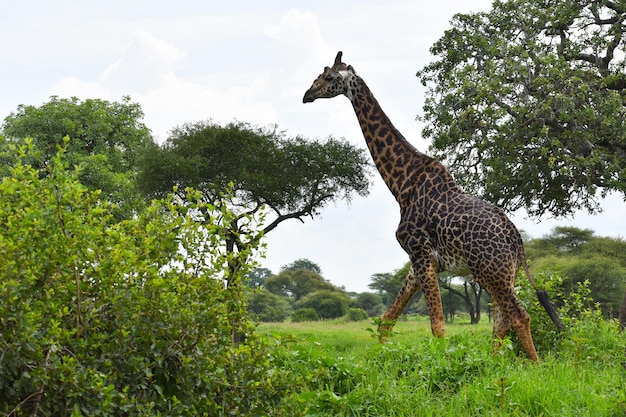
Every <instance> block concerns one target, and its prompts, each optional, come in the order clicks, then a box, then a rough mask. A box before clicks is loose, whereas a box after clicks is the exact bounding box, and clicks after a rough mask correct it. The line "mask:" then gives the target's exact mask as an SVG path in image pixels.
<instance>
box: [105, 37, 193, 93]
mask: <svg viewBox="0 0 626 417" xmlns="http://www.w3.org/2000/svg"><path fill="white" fill-rule="evenodd" d="M185 55H186V54H185V53H184V52H183V51H181V50H180V49H178V48H177V47H176V46H175V45H173V44H170V43H168V42H165V41H163V40H161V39H157V38H156V37H154V36H152V35H151V34H150V33H147V32H143V31H137V32H136V34H135V38H134V39H133V41H132V42H131V43H130V45H129V46H128V48H127V49H126V51H125V52H124V55H123V56H122V57H120V59H118V60H117V61H116V62H114V63H113V64H112V65H111V66H109V67H108V68H107V69H106V70H105V71H104V72H103V73H102V75H101V77H100V80H101V82H102V83H103V84H104V85H106V86H107V87H109V88H111V89H112V90H118V91H132V92H135V93H142V92H145V91H148V90H150V89H152V88H155V87H158V86H160V85H161V84H163V83H167V82H171V81H172V80H174V79H175V78H176V75H175V70H176V67H177V66H178V65H179V64H180V63H181V62H182V61H183V59H184V58H185Z"/></svg>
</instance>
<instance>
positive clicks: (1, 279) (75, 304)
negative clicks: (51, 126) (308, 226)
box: [0, 145, 295, 416]
mask: <svg viewBox="0 0 626 417" xmlns="http://www.w3.org/2000/svg"><path fill="white" fill-rule="evenodd" d="M14 151H15V152H14V154H15V155H21V156H20V158H18V159H16V160H15V161H14V163H13V164H12V165H11V166H10V167H9V168H8V171H7V175H6V176H4V177H3V178H2V179H1V180H0V224H1V225H2V226H0V257H1V258H2V259H3V262H2V263H1V264H0V410H2V411H3V412H6V413H8V414H17V415H103V416H104V415H190V416H192V415H233V414H234V415H267V414H276V413H274V412H272V410H274V409H275V408H277V407H278V404H279V403H280V401H281V399H282V398H283V396H285V395H287V393H289V392H290V390H292V389H295V385H294V384H293V383H292V380H291V379H290V378H289V375H288V373H287V372H286V371H284V370H281V369H276V368H274V367H273V365H272V363H271V362H270V361H269V359H268V358H270V352H269V348H268V346H267V345H266V344H265V342H264V341H263V340H261V339H259V338H258V336H257V335H256V334H255V330H254V326H253V325H252V323H251V322H250V320H249V319H248V316H247V313H246V308H245V300H244V299H243V295H242V285H241V284H240V283H241V280H242V277H243V276H244V274H246V273H247V272H248V270H249V269H250V268H251V267H252V266H253V265H254V264H253V263H252V262H251V261H250V260H251V259H252V258H254V256H256V253H257V250H258V247H259V245H260V236H262V234H261V233H260V232H258V228H257V226H256V221H257V219H256V218H255V217H254V216H253V215H248V216H245V217H244V218H242V217H241V216H240V215H238V214H235V213H233V212H232V211H231V210H230V209H229V208H228V207H229V205H228V204H227V203H226V202H224V203H223V204H208V203H205V202H203V201H202V200H198V199H197V198H194V195H195V193H194V191H193V190H189V191H188V193H187V194H188V195H189V198H188V199H187V201H188V204H187V205H185V206H180V205H179V204H175V202H174V200H175V198H174V197H173V196H168V197H167V198H166V199H165V200H160V201H155V202H153V204H152V205H150V206H149V207H148V208H147V209H146V210H144V211H142V212H141V213H139V214H138V215H137V216H135V217H133V218H129V219H126V220H122V221H117V222H116V221H115V220H114V219H113V216H112V209H111V206H110V205H108V204H107V203H106V202H103V201H101V200H99V198H98V193H97V192H90V191H88V190H87V188H86V187H85V186H83V185H82V184H81V183H80V182H79V177H80V172H79V171H78V170H75V169H73V170H72V169H69V167H68V161H67V159H66V155H65V154H64V153H63V152H62V151H60V152H58V153H57V154H55V155H54V156H52V157H51V159H50V161H49V163H48V164H47V165H46V168H45V169H46V173H45V174H46V175H43V172H41V171H39V170H37V169H35V168H33V166H31V165H28V164H27V163H25V161H27V160H29V158H30V154H29V150H28V146H26V145H25V146H22V147H19V148H15V149H14ZM227 198H228V194H224V199H227ZM199 215H203V216H206V219H207V220H210V221H208V222H207V223H206V226H205V225H203V224H201V223H198V221H197V216H199ZM233 219H239V220H240V221H242V222H243V223H244V224H245V225H246V228H245V235H244V233H243V232H242V230H235V231H233V229H232V224H233V223H232V222H233ZM233 233H237V239H238V240H239V241H240V242H243V243H245V244H242V245H241V246H240V249H241V250H235V251H232V250H227V248H226V246H227V244H228V239H229V238H230V237H231V236H232V235H233ZM233 266H235V267H234V268H233Z"/></svg>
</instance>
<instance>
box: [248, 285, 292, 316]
mask: <svg viewBox="0 0 626 417" xmlns="http://www.w3.org/2000/svg"><path fill="white" fill-rule="evenodd" d="M246 306H247V308H248V312H249V313H250V314H251V315H252V317H253V318H254V319H255V320H258V321H262V322H279V321H284V320H286V319H287V318H288V317H289V316H290V315H291V313H292V312H293V309H292V308H291V305H290V304H289V301H287V300H286V299H285V298H283V297H279V296H278V295H276V294H272V293H271V292H269V291H267V290H256V291H247V292H246Z"/></svg>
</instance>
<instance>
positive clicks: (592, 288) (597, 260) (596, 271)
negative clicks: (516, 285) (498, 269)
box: [526, 227, 626, 317]
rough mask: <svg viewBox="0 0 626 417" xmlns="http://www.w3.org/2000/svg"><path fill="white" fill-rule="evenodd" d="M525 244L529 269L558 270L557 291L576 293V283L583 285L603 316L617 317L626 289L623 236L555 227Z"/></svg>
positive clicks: (565, 293) (625, 244)
mask: <svg viewBox="0 0 626 417" xmlns="http://www.w3.org/2000/svg"><path fill="white" fill-rule="evenodd" d="M526 246H527V249H528V251H527V253H528V256H529V259H531V261H532V262H531V265H530V266H531V269H532V271H534V272H539V273H544V272H545V271H548V270H552V269H556V270H558V271H559V274H560V276H561V277H562V280H561V284H560V286H559V288H557V289H556V290H557V291H558V292H559V293H561V294H563V295H567V294H569V293H570V292H573V293H575V292H576V291H577V290H578V287H579V285H581V284H582V285H585V288H587V289H588V290H589V297H590V298H591V299H592V300H593V301H594V303H599V307H600V309H601V310H602V312H603V314H604V315H605V317H617V315H618V313H619V311H620V305H621V303H622V301H623V296H622V295H623V293H624V290H626V258H625V257H624V250H626V243H625V242H624V241H623V240H622V239H615V238H608V237H598V236H594V234H593V231H591V230H587V229H577V228H575V227H567V228H564V227H557V228H555V229H554V230H553V231H552V233H550V234H548V235H546V236H544V237H543V238H539V239H533V240H531V241H530V242H528V243H527V244H526Z"/></svg>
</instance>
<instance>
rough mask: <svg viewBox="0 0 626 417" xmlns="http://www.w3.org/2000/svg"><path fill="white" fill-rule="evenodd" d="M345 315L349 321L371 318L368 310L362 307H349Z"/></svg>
mask: <svg viewBox="0 0 626 417" xmlns="http://www.w3.org/2000/svg"><path fill="white" fill-rule="evenodd" d="M345 317H346V320H348V321H362V320H367V319H368V318H369V316H368V314H367V311H365V310H363V309H362V308H349V309H348V311H347V313H346V315H345Z"/></svg>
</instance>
